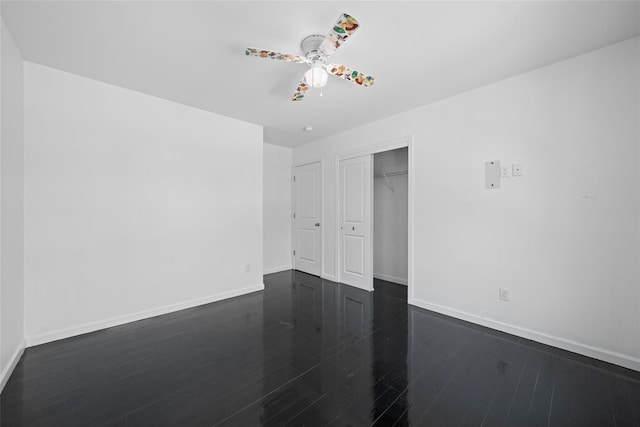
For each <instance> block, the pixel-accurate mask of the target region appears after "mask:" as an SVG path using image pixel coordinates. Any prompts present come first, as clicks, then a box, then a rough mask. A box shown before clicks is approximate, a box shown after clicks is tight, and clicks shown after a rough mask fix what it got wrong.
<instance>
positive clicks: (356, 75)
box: [327, 64, 375, 86]
mask: <svg viewBox="0 0 640 427" xmlns="http://www.w3.org/2000/svg"><path fill="white" fill-rule="evenodd" d="M327 72H328V73H329V74H333V75H334V76H336V77H340V78H341V79H344V80H349V81H352V82H354V83H355V84H357V85H360V86H373V84H374V83H375V78H374V77H373V76H368V75H366V74H362V73H361V72H360V71H356V70H352V69H350V68H348V67H345V66H344V65H338V64H329V65H327Z"/></svg>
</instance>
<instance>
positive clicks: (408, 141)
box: [322, 135, 414, 304]
mask: <svg viewBox="0 0 640 427" xmlns="http://www.w3.org/2000/svg"><path fill="white" fill-rule="evenodd" d="M405 147H406V148H407V149H408V157H409V158H408V159H407V160H408V165H409V179H408V191H407V199H408V200H407V203H408V205H409V206H408V218H407V234H408V235H407V243H408V246H409V247H408V251H407V264H408V265H407V302H408V303H409V304H413V265H414V263H413V189H414V181H413V180H414V176H413V175H414V174H413V135H406V136H402V137H399V138H395V139H391V140H386V141H384V142H381V143H378V144H374V145H370V146H367V147H363V148H360V149H358V150H355V151H347V152H344V153H338V154H336V155H335V158H334V171H335V177H334V184H335V185H334V187H335V188H334V195H335V208H336V209H335V225H336V226H335V230H334V233H335V261H334V262H335V266H336V267H335V268H336V281H337V282H341V277H340V276H341V273H340V257H341V255H342V253H341V246H342V245H341V244H340V209H341V202H340V161H341V160H346V159H350V158H352V157H359V156H366V155H374V154H376V153H382V152H383V151H390V150H395V149H397V148H405ZM370 179H371V180H372V181H373V174H371V178H370ZM373 189H374V187H373V182H371V190H370V191H371V207H370V209H371V217H372V221H371V224H370V227H371V230H370V233H371V234H370V235H371V239H369V245H370V251H369V254H370V255H369V256H370V259H369V260H367V261H368V262H369V264H368V266H367V268H370V269H371V271H372V272H373V222H374V221H375V218H373ZM323 203H324V200H323ZM322 231H323V232H324V230H322ZM323 262H324V258H323ZM323 265H324V264H323ZM371 281H372V283H371V289H369V291H373V274H372V275H371Z"/></svg>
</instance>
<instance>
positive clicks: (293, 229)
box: [289, 157, 326, 278]
mask: <svg viewBox="0 0 640 427" xmlns="http://www.w3.org/2000/svg"><path fill="white" fill-rule="evenodd" d="M313 163H320V277H322V278H324V239H325V232H324V229H325V228H326V227H325V221H324V161H323V159H322V157H319V158H318V159H316V160H306V161H303V162H297V163H292V165H291V212H290V213H289V218H290V219H291V253H290V255H291V268H292V269H294V270H295V269H296V257H295V255H293V251H294V250H295V244H296V237H297V235H296V233H297V230H296V224H295V221H294V218H293V214H294V212H295V209H296V183H295V182H294V180H293V177H294V176H295V175H296V168H297V167H300V166H306V165H310V164H313Z"/></svg>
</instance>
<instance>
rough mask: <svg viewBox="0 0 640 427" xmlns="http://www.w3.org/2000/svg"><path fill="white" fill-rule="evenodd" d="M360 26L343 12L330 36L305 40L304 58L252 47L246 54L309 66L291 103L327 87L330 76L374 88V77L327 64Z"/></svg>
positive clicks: (314, 36) (310, 37) (301, 45)
mask: <svg viewBox="0 0 640 427" xmlns="http://www.w3.org/2000/svg"><path fill="white" fill-rule="evenodd" d="M359 26H360V24H359V23H358V21H356V19H355V18H354V17H353V16H350V15H348V14H346V13H343V14H342V15H340V17H339V18H338V21H336V23H335V25H334V26H333V28H332V29H331V32H330V33H329V34H328V35H327V36H323V35H318V34H313V35H310V36H308V37H305V38H304V39H303V40H302V43H300V47H301V48H302V52H303V53H304V56H300V55H291V54H288V53H281V52H275V51H272V50H265V49H256V48H253V47H249V48H247V50H246V51H245V54H246V55H247V56H257V57H259V58H271V59H277V60H278V61H286V62H293V63H297V64H300V63H305V64H307V65H309V69H308V70H307V72H306V73H304V76H303V77H302V79H301V80H300V83H299V84H298V88H297V89H296V91H295V93H294V94H293V97H292V98H291V100H292V101H300V100H302V98H304V94H305V93H306V92H307V90H309V88H310V87H313V88H320V87H323V86H324V85H326V84H327V78H328V74H332V75H334V76H336V77H339V78H341V79H344V80H348V81H351V82H353V83H355V84H358V85H360V86H373V83H374V78H373V77H372V76H369V75H366V74H363V73H361V72H360V71H356V70H352V69H351V68H349V67H345V66H344V65H339V64H328V63H327V59H328V58H329V57H330V56H331V55H333V54H334V53H335V51H336V50H337V49H338V48H339V47H340V46H342V43H344V42H345V41H346V40H347V39H348V38H349V37H350V36H351V35H352V34H353V33H355V31H356V30H357V29H358V27H359ZM327 73H328V74H327Z"/></svg>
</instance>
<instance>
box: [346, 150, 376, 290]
mask: <svg viewBox="0 0 640 427" xmlns="http://www.w3.org/2000/svg"><path fill="white" fill-rule="evenodd" d="M371 163H372V161H371V155H365V156H360V157H354V158H351V159H346V160H341V161H340V182H339V188H340V199H339V202H340V206H339V218H340V224H339V225H340V254H341V256H340V266H339V269H340V270H339V272H340V281H341V282H343V283H346V284H348V285H352V286H356V287H358V288H361V289H365V290H369V291H370V290H373V270H372V265H371V262H372V259H371V234H372V221H371V215H372V213H371V211H372V205H371V203H372V198H371V188H372V187H371V183H372V181H373V170H372V167H371Z"/></svg>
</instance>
